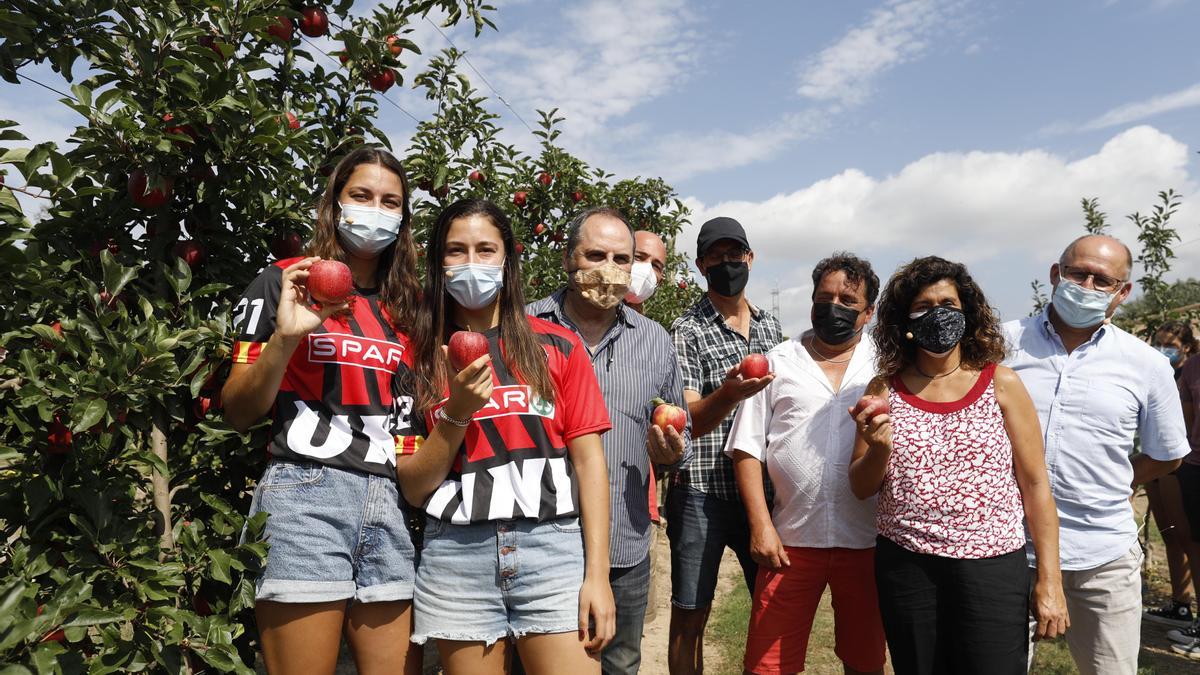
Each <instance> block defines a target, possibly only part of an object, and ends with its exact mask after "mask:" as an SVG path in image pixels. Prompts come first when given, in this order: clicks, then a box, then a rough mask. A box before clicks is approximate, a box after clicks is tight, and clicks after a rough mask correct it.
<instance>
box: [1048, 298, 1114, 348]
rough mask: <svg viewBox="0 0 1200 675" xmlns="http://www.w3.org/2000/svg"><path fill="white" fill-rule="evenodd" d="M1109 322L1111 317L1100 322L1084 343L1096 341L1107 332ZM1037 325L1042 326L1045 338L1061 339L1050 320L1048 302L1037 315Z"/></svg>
mask: <svg viewBox="0 0 1200 675" xmlns="http://www.w3.org/2000/svg"><path fill="white" fill-rule="evenodd" d="M1110 324H1111V319H1105V320H1104V323H1102V324H1100V327H1099V328H1097V329H1096V332H1095V333H1092V337H1090V338H1088V341H1087V343H1084V344H1088V343H1092V342H1098V341H1099V340H1100V338H1102V337H1103V336H1104V335H1105V334H1106V333H1108V332H1109V330H1108V327H1109V325H1110ZM1038 325H1039V326H1041V327H1042V335H1043V336H1045V337H1046V338H1047V339H1050V340H1053V339H1056V338H1057V339H1059V340H1062V338H1061V337H1059V335H1058V331H1056V330H1054V324H1053V323H1052V322H1051V321H1050V303H1047V304H1046V307H1045V309H1043V310H1042V315H1041V316H1040V317H1038Z"/></svg>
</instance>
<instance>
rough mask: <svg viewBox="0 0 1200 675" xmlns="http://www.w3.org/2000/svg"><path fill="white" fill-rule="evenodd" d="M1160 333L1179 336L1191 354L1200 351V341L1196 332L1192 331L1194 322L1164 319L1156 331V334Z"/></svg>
mask: <svg viewBox="0 0 1200 675" xmlns="http://www.w3.org/2000/svg"><path fill="white" fill-rule="evenodd" d="M1159 333H1166V334H1167V335H1170V336H1171V337H1177V338H1179V342H1180V343H1181V344H1183V348H1184V349H1186V350H1187V353H1188V355H1189V356H1191V355H1192V354H1196V353H1197V352H1200V341H1197V340H1196V334H1195V333H1193V332H1192V324H1191V322H1189V321H1180V320H1179V319H1171V320H1170V321H1164V322H1163V323H1162V324H1160V325H1159V326H1158V329H1157V330H1155V331H1154V334H1155V335H1158V334H1159Z"/></svg>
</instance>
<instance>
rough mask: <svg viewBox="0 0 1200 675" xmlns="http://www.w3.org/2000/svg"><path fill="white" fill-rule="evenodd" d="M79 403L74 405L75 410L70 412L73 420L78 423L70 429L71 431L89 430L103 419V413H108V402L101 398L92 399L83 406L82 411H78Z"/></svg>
mask: <svg viewBox="0 0 1200 675" xmlns="http://www.w3.org/2000/svg"><path fill="white" fill-rule="evenodd" d="M79 406H80V404H79V403H76V405H75V410H73V411H72V412H71V417H72V418H73V419H76V418H77V419H78V420H79V421H78V422H76V423H75V425H74V426H73V427H72V430H73V431H83V430H84V429H91V428H92V426H94V425H95V424H96V423H97V422H99V421H100V420H101V419H103V418H104V413H106V412H108V401H106V400H104V399H102V398H94V399H92V400H90V401H88V402H87V403H86V404H83V410H82V411H79V410H78V409H79Z"/></svg>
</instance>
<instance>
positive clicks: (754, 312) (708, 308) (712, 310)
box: [697, 293, 762, 325]
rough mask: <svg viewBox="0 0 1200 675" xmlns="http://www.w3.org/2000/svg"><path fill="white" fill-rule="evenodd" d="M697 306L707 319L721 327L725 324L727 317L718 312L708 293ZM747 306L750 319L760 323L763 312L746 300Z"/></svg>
mask: <svg viewBox="0 0 1200 675" xmlns="http://www.w3.org/2000/svg"><path fill="white" fill-rule="evenodd" d="M697 306H698V307H699V309H700V312H701V314H703V315H704V316H705V318H708V319H712V320H714V321H716V322H717V323H719V324H721V325H724V324H725V317H723V316H721V313H720V312H718V311H717V306H716V305H714V304H713V303H712V299H710V298H709V297H708V293H705V294H704V295H703V296H702V297H701V298H700V303H699V304H698V305H697ZM746 306H747V307H749V308H750V318H751V319H752V320H753V321H758V320H759V319H761V318H762V310H761V309H759V308H757V307H755V306H754V304H753V303H751V302H750V301H749V300H746Z"/></svg>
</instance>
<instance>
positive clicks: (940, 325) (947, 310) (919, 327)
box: [908, 307, 967, 356]
mask: <svg viewBox="0 0 1200 675" xmlns="http://www.w3.org/2000/svg"><path fill="white" fill-rule="evenodd" d="M966 332H967V317H966V315H964V314H963V313H962V310H961V309H955V308H954V307H934V308H933V309H931V310H929V311H928V312H925V313H924V314H922V315H921V316H919V317H917V318H915V319H912V320H911V321H909V322H908V334H909V335H911V336H912V340H913V342H915V343H917V346H918V347H920V348H921V349H924V350H925V351H927V352H929V353H930V354H936V355H939V356H940V355H942V354H945V353H946V352H948V351H950V350H951V349H954V345H956V344H958V343H959V341H960V340H962V339H963V335H964V334H965V333H966Z"/></svg>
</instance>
